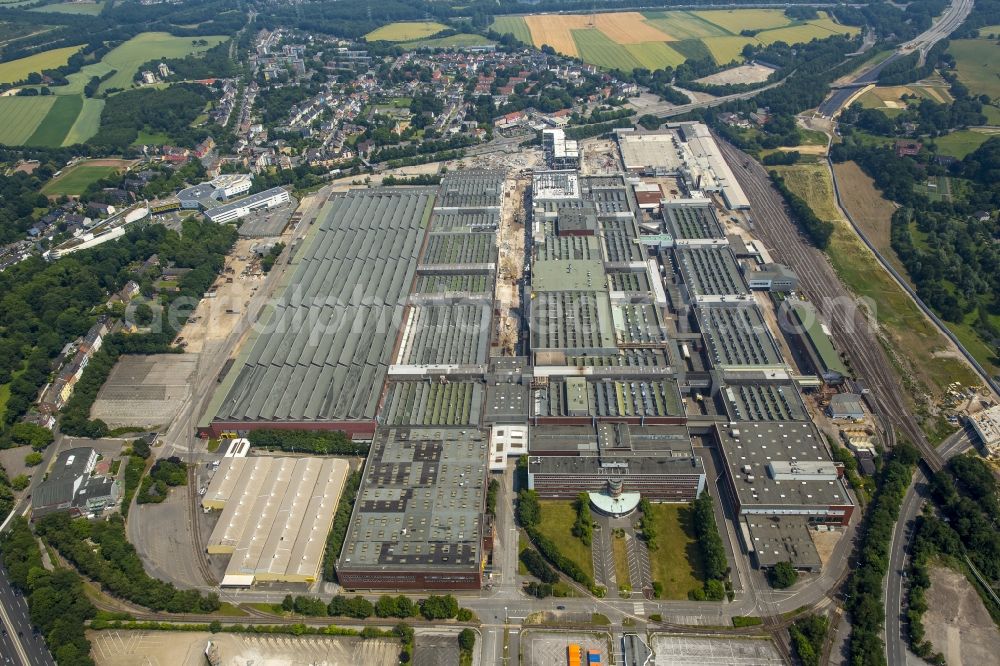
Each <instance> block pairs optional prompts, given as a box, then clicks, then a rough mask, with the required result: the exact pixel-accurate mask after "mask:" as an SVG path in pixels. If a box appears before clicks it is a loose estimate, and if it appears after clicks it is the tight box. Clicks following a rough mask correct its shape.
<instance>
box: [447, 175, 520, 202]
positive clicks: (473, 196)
mask: <svg viewBox="0 0 1000 666" xmlns="http://www.w3.org/2000/svg"><path fill="white" fill-rule="evenodd" d="M505 177H506V176H505V173H504V172H503V171H502V170H495V169H491V170H488V169H469V170H465V171H459V172H455V173H451V174H448V175H447V176H445V177H444V178H443V179H442V180H441V189H440V194H439V196H438V199H437V201H436V202H435V204H434V207H435V208H488V207H498V206H500V199H501V198H502V197H503V181H504V179H505Z"/></svg>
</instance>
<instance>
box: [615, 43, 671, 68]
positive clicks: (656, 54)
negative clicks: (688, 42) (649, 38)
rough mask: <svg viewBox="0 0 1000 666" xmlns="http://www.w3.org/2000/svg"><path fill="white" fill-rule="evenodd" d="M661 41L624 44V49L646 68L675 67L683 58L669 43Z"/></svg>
mask: <svg viewBox="0 0 1000 666" xmlns="http://www.w3.org/2000/svg"><path fill="white" fill-rule="evenodd" d="M672 43H673V42H671V43H669V44H664V43H663V42H642V43H641V44H626V45H625V49H626V50H627V51H628V52H629V55H631V56H632V57H633V58H635V59H636V60H638V61H639V63H640V64H641V65H642V66H643V67H645V68H646V69H662V68H664V67H676V66H677V65H679V64H681V63H682V62H684V60H685V58H684V56H683V55H682V54H681V53H678V52H677V51H676V50H674V49H673V48H672V47H671V44H672Z"/></svg>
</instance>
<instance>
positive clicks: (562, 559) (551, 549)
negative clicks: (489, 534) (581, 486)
mask: <svg viewBox="0 0 1000 666" xmlns="http://www.w3.org/2000/svg"><path fill="white" fill-rule="evenodd" d="M517 520H518V522H519V523H520V524H521V527H523V528H524V531H525V532H527V533H528V537H530V538H531V540H532V542H534V544H535V546H536V547H537V548H538V551H539V552H540V553H541V554H542V555H543V556H545V559H546V560H548V561H549V562H551V563H552V565H553V566H555V568H556V569H558V570H560V571H562V572H563V573H564V574H566V575H567V576H569V577H570V578H572V579H573V580H575V581H576V582H578V583H580V584H581V585H584V586H586V587H588V588H593V587H594V580H593V579H592V578H591V577H590V575H589V574H587V572H585V571H584V570H583V569H581V568H580V567H579V565H577V563H576V562H574V561H573V560H571V559H570V558H568V557H566V556H565V555H563V554H562V552H560V550H559V547H558V546H557V545H556V544H555V543H554V542H553V541H552V540H551V539H549V538H548V537H547V536H545V535H544V534H542V533H541V532H540V531H539V530H538V525H539V524H540V523H541V521H542V506H541V504H540V503H539V501H538V493H537V492H535V491H534V490H522V491H521V492H519V493H518V495H517Z"/></svg>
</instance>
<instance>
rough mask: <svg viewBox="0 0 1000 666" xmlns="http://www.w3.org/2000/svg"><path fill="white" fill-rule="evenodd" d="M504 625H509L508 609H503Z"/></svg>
mask: <svg viewBox="0 0 1000 666" xmlns="http://www.w3.org/2000/svg"><path fill="white" fill-rule="evenodd" d="M503 623H504V624H507V607H506V606H504V607H503Z"/></svg>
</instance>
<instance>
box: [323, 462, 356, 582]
mask: <svg viewBox="0 0 1000 666" xmlns="http://www.w3.org/2000/svg"><path fill="white" fill-rule="evenodd" d="M359 487H361V472H360V471H359V470H355V471H353V472H351V473H350V474H349V475H348V477H347V480H346V481H344V489H343V491H341V493H340V500H339V501H338V503H337V513H336V514H334V516H333V525H332V526H331V527H330V533H329V534H328V535H327V537H326V550H325V552H324V553H323V580H328V581H336V580H337V569H336V564H337V558H338V557H340V550H341V549H342V548H343V547H344V539H345V538H347V528H348V527H349V526H350V524H351V512H352V511H353V510H354V502H355V501H356V500H357V498H358V488H359Z"/></svg>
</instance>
